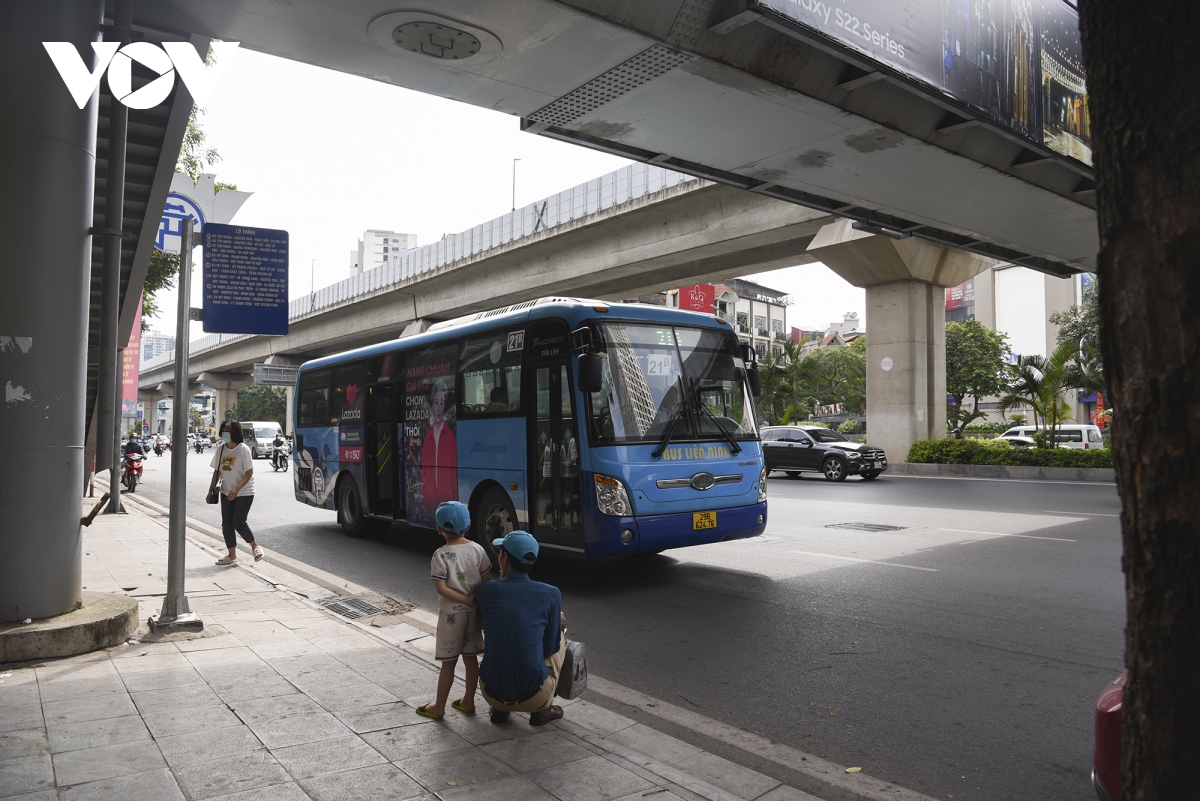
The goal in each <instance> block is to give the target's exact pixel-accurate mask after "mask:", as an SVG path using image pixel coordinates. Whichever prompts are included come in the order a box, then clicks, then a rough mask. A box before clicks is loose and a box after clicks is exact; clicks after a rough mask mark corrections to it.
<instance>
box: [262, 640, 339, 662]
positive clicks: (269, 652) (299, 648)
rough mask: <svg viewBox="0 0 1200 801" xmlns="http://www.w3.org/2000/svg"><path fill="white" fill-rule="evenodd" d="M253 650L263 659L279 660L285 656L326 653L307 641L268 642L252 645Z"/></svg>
mask: <svg viewBox="0 0 1200 801" xmlns="http://www.w3.org/2000/svg"><path fill="white" fill-rule="evenodd" d="M251 650H252V651H254V653H256V654H258V655H259V656H260V657H262V658H263V659H278V658H280V657H285V656H307V655H310V654H322V653H325V652H324V651H322V650H321V649H320V648H318V647H317V646H315V645H313V644H312V643H310V642H307V641H305V640H300V641H297V642H268V643H263V644H262V645H252V646H251Z"/></svg>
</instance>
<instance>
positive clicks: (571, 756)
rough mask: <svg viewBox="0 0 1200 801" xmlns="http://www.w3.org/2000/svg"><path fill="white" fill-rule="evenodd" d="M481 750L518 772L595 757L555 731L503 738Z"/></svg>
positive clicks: (527, 771)
mask: <svg viewBox="0 0 1200 801" xmlns="http://www.w3.org/2000/svg"><path fill="white" fill-rule="evenodd" d="M481 750H482V751H483V752H484V753H485V754H487V755H489V756H492V757H495V758H496V759H497V760H499V761H500V762H502V763H504V764H505V765H508V766H509V767H510V768H512V769H513V770H515V771H517V772H518V773H529V772H530V771H535V770H539V769H541V768H548V767H551V766H552V765H562V764H564V763H567V762H576V761H578V760H580V759H587V758H588V757H590V756H594V754H593V753H592V752H591V751H589V750H587V749H586V748H582V747H581V746H579V745H576V744H575V743H573V742H571V741H570V740H568V739H567V738H566V737H563V736H562V735H560V734H556V733H554V732H541V733H539V734H534V735H532V736H529V737H518V738H516V739H515V740H500V741H499V742H494V743H488V744H487V745H484V746H481Z"/></svg>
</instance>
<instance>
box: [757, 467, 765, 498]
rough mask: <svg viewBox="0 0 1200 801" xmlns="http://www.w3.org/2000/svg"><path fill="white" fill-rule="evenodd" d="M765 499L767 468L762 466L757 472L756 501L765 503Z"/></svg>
mask: <svg viewBox="0 0 1200 801" xmlns="http://www.w3.org/2000/svg"><path fill="white" fill-rule="evenodd" d="M766 500H767V468H765V467H764V468H763V469H762V472H761V473H759V474H758V502H759V503H765V502H766Z"/></svg>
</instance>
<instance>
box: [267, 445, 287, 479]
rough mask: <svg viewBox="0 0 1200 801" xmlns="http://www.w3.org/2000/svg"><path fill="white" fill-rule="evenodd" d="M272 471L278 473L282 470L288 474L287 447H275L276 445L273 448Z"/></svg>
mask: <svg viewBox="0 0 1200 801" xmlns="http://www.w3.org/2000/svg"><path fill="white" fill-rule="evenodd" d="M271 469H273V470H275V471H277V472H278V471H279V470H282V471H283V472H285V473H286V472H287V469H288V452H287V446H286V445H284V446H282V447H279V448H277V447H275V446H274V445H272V446H271Z"/></svg>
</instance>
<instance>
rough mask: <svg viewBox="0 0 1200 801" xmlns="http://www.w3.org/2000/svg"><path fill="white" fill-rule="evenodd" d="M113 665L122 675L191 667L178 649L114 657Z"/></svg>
mask: <svg viewBox="0 0 1200 801" xmlns="http://www.w3.org/2000/svg"><path fill="white" fill-rule="evenodd" d="M113 665H114V666H115V667H116V668H117V672H119V673H120V674H121V675H122V676H128V675H129V674H131V673H147V672H149V671H151V670H177V669H179V668H186V667H191V663H189V662H188V659H187V657H186V656H184V655H183V654H181V653H179V650H178V649H174V650H173V651H171V652H170V653H147V654H146V655H145V656H135V657H127V658H125V659H116V660H114V661H113Z"/></svg>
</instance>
